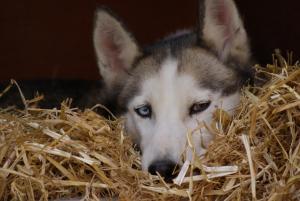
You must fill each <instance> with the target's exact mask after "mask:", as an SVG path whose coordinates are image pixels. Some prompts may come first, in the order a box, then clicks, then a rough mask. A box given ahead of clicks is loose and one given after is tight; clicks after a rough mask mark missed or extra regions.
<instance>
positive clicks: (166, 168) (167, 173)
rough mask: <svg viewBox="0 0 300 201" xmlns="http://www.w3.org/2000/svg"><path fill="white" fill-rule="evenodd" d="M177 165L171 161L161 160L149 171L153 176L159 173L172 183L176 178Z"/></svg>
mask: <svg viewBox="0 0 300 201" xmlns="http://www.w3.org/2000/svg"><path fill="white" fill-rule="evenodd" d="M175 168H176V163H174V162H172V161H170V160H160V161H154V162H153V163H152V164H151V165H150V166H149V168H148V171H149V172H150V173H151V174H153V175H154V174H156V172H158V173H159V174H160V175H161V176H162V177H164V180H165V181H166V182H171V181H172V179H173V178H174V177H175V176H176V175H175V174H173V173H174V172H175Z"/></svg>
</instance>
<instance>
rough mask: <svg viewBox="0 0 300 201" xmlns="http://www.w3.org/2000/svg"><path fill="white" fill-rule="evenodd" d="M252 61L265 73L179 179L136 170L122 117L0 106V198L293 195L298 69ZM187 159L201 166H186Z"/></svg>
mask: <svg viewBox="0 0 300 201" xmlns="http://www.w3.org/2000/svg"><path fill="white" fill-rule="evenodd" d="M277 63H278V64H277ZM256 68H257V72H258V77H260V78H264V79H267V80H269V81H268V82H267V83H266V84H264V85H263V86H262V87H257V86H256V87H252V88H250V87H249V88H246V89H245V90H244V96H243V98H242V104H241V106H240V108H239V109H238V110H237V113H236V115H235V116H234V117H232V118H230V117H229V116H228V115H227V114H226V113H224V112H223V111H221V110H218V111H216V113H215V119H216V121H215V122H214V123H213V124H212V125H211V126H210V130H211V132H212V133H214V134H215V135H216V140H215V142H214V143H213V144H212V145H211V146H210V147H209V151H208V153H207V155H206V156H205V157H204V158H203V159H201V160H200V159H199V158H195V161H192V162H191V163H189V162H188V161H186V162H185V165H184V166H183V168H182V170H181V174H182V175H181V176H179V178H177V179H176V183H177V184H165V183H164V182H163V181H162V180H161V179H160V178H159V177H157V176H150V175H148V174H147V173H144V172H142V171H141V170H140V168H141V165H140V157H139V154H138V153H137V152H136V151H135V150H134V148H133V145H132V142H131V141H130V139H129V138H128V137H127V136H126V135H125V134H124V133H123V129H122V119H116V120H106V119H104V118H103V117H101V116H99V115H98V114H96V113H95V112H93V110H91V109H87V110H85V111H84V112H80V111H78V110H76V109H71V108H69V107H68V106H67V105H68V104H67V103H64V104H62V106H61V108H60V109H52V110H46V109H37V108H31V107H30V105H29V104H28V101H25V99H24V101H25V102H24V104H26V107H25V108H26V109H25V110H24V111H20V110H17V109H14V108H5V109H1V110H0V200H5V201H6V200H24V201H25V200H26V201H27V200H28V201H31V200H53V199H56V198H60V197H74V196H80V195H82V196H85V198H86V200H96V199H97V197H99V196H106V197H114V196H118V197H119V199H120V200H126V201H127V200H128V201H132V200H139V201H143V200H172V201H173V200H175V201H176V200H189V199H190V200H266V201H271V200H272V201H274V200H300V173H299V172H300V150H299V149H300V68H299V65H298V64H297V63H296V64H292V63H291V62H290V59H288V61H286V60H284V59H283V58H282V57H281V56H280V55H277V59H276V61H275V64H274V65H268V66H267V67H266V68H262V67H260V66H256ZM0 96H1V95H0ZM191 144H192V143H191ZM190 168H193V169H200V170H201V172H202V174H201V175H198V176H191V175H190V174H186V175H185V173H186V172H189V171H188V169H190Z"/></svg>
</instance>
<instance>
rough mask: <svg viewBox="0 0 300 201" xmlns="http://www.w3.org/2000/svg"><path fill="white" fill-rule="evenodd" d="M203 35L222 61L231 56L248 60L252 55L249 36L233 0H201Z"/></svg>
mask: <svg viewBox="0 0 300 201" xmlns="http://www.w3.org/2000/svg"><path fill="white" fill-rule="evenodd" d="M200 1H202V2H200V4H203V3H204V5H203V6H200V8H202V12H204V13H203V14H202V17H203V18H204V19H200V22H202V23H203V24H202V27H201V28H202V30H200V31H201V33H200V34H201V36H202V37H203V38H202V40H203V41H204V42H205V43H206V44H207V45H208V46H209V47H211V48H212V49H213V50H214V51H215V52H216V53H217V54H218V56H219V58H220V59H221V60H222V61H224V62H225V61H226V60H227V59H228V58H229V57H231V58H235V59H238V60H239V61H240V62H247V61H248V60H249V57H250V48H249V44H248V37H247V33H246V30H245V28H244V25H243V22H242V20H241V18H240V15H239V13H238V10H237V7H236V5H235V4H234V2H233V0H200ZM200 12H201V11H200Z"/></svg>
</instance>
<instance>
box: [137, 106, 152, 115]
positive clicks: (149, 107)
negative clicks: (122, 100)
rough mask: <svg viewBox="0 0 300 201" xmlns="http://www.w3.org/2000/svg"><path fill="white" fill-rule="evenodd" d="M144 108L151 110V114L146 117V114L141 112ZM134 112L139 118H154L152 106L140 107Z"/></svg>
mask: <svg viewBox="0 0 300 201" xmlns="http://www.w3.org/2000/svg"><path fill="white" fill-rule="evenodd" d="M144 107H146V108H147V109H148V110H149V113H148V114H146V115H145V114H142V113H141V111H140V109H142V108H144ZM134 111H135V113H136V114H137V115H139V116H140V117H142V118H151V116H152V108H151V105H150V104H144V105H140V106H138V107H136V108H134Z"/></svg>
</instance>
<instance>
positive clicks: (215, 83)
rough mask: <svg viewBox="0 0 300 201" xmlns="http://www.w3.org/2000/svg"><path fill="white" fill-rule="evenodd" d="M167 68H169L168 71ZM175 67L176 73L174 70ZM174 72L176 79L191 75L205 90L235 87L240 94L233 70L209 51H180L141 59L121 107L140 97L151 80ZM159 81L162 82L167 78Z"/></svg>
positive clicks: (126, 86)
mask: <svg viewBox="0 0 300 201" xmlns="http://www.w3.org/2000/svg"><path fill="white" fill-rule="evenodd" d="M170 65H171V66H170ZM164 68H169V69H168V70H167V71H164ZM172 68H173V70H174V71H170V70H171V69H172ZM171 72H176V76H181V77H183V76H189V77H190V78H192V79H193V80H194V81H195V83H197V85H198V86H199V87H201V88H202V89H208V90H211V91H222V90H224V89H230V90H232V88H234V89H233V90H232V91H236V78H235V76H236V75H235V72H234V71H233V70H232V69H230V68H227V67H226V66H225V65H223V64H222V63H221V62H220V61H219V60H218V59H217V58H216V57H215V56H214V55H212V54H211V53H210V52H208V51H206V50H205V49H202V48H194V47H190V48H184V49H182V50H180V51H177V52H176V54H172V53H171V50H164V51H159V52H156V53H155V54H152V55H148V56H147V57H144V58H142V59H141V60H139V62H138V63H137V64H136V66H135V68H134V69H133V70H132V71H131V72H129V73H130V76H129V79H128V81H127V83H125V87H124V89H123V92H122V94H121V98H120V99H121V100H122V101H124V102H122V103H120V104H122V105H127V104H128V101H129V100H131V99H132V98H133V97H135V96H137V95H138V94H140V93H141V90H142V88H141V87H142V86H143V85H144V83H145V82H146V81H147V80H149V79H151V78H157V77H161V75H162V74H168V73H171ZM177 80H178V79H177ZM156 81H157V82H162V81H163V79H156ZM155 84H158V85H159V84H160V85H161V84H163V83H155ZM169 84H171V83H169ZM173 84H175V83H173ZM179 84H180V83H179ZM149 88H151V87H148V89H149Z"/></svg>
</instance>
